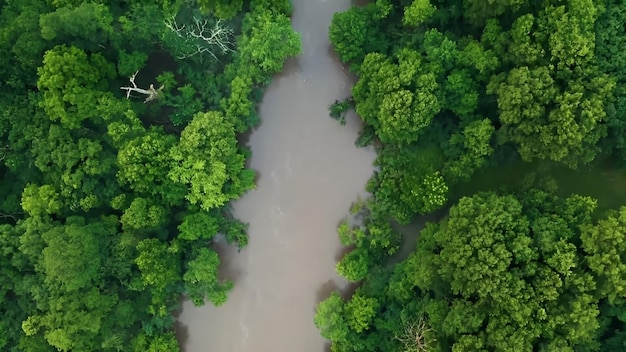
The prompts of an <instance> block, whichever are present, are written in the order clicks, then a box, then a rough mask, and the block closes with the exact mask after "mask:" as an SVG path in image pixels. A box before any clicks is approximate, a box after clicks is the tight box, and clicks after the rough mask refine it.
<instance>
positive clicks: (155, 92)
mask: <svg viewBox="0 0 626 352" xmlns="http://www.w3.org/2000/svg"><path fill="white" fill-rule="evenodd" d="M137 73H139V71H137V72H135V73H133V75H132V76H130V83H131V84H132V85H133V86H132V87H120V89H122V90H125V91H126V99H128V98H130V93H131V92H137V93H141V94H144V95H147V97H146V100H144V101H143V102H144V103H147V102H149V101H152V100H155V99H158V98H159V95H160V94H161V91H162V90H163V86H161V87H160V88H159V89H155V88H154V84H151V85H150V88H148V89H143V88H139V87H137V84H135V77H136V76H137Z"/></svg>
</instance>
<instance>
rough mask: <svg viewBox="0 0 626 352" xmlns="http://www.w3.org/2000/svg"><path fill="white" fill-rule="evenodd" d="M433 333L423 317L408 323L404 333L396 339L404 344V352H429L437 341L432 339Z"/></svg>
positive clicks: (397, 335)
mask: <svg viewBox="0 0 626 352" xmlns="http://www.w3.org/2000/svg"><path fill="white" fill-rule="evenodd" d="M432 331H433V330H432V328H430V327H429V326H428V324H427V322H426V319H424V317H423V316H422V317H420V318H419V319H418V320H417V321H411V322H408V323H407V324H406V325H405V328H404V331H403V332H402V333H401V334H396V335H395V336H394V337H395V338H396V340H398V341H400V342H401V343H402V345H403V346H404V352H428V351H430V350H431V348H432V344H433V343H434V342H435V341H436V339H435V338H433V337H432V334H431V333H432Z"/></svg>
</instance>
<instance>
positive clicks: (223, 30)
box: [164, 17, 235, 60]
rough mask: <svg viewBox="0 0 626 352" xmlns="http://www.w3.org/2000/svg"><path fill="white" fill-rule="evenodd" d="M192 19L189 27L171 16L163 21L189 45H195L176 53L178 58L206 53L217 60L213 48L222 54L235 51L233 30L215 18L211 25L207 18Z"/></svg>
mask: <svg viewBox="0 0 626 352" xmlns="http://www.w3.org/2000/svg"><path fill="white" fill-rule="evenodd" d="M193 21H194V24H193V25H191V26H189V27H187V26H186V25H184V24H183V25H179V24H178V23H176V20H175V19H174V18H173V17H172V18H168V19H167V20H165V21H164V23H165V26H166V27H167V28H169V29H170V30H171V31H172V32H174V34H176V36H178V37H179V38H181V39H182V40H184V41H190V43H189V46H190V47H195V50H194V49H191V48H190V49H191V50H189V52H187V53H183V54H180V55H178V58H179V59H186V58H188V57H191V56H194V55H197V54H204V53H207V54H209V55H211V56H212V57H213V58H214V59H215V60H217V59H218V58H217V55H216V54H215V52H214V50H215V49H217V50H219V51H221V52H222V54H226V53H228V52H231V51H235V49H234V48H235V43H234V41H233V38H234V32H233V30H232V29H231V28H229V27H226V26H225V25H224V24H223V23H222V21H221V20H217V21H216V22H215V24H214V25H213V26H212V27H211V26H210V25H209V21H208V20H204V21H202V20H200V19H198V18H196V17H194V18H193Z"/></svg>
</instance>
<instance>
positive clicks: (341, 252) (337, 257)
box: [335, 245, 356, 262]
mask: <svg viewBox="0 0 626 352" xmlns="http://www.w3.org/2000/svg"><path fill="white" fill-rule="evenodd" d="M354 248H356V247H355V246H354V245H350V246H343V247H341V248H339V250H338V251H337V255H335V261H337V262H338V261H340V260H341V258H343V257H344V256H345V255H346V254H348V253H350V252H352V250H353V249H354Z"/></svg>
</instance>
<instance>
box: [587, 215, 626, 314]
mask: <svg viewBox="0 0 626 352" xmlns="http://www.w3.org/2000/svg"><path fill="white" fill-rule="evenodd" d="M625 236H626V208H625V207H622V208H621V209H620V210H619V213H616V214H612V215H610V216H609V217H608V218H606V219H603V220H600V221H599V222H598V224H597V225H595V226H591V225H588V226H586V227H584V228H583V231H582V234H581V236H580V238H581V240H582V247H583V249H584V250H585V252H586V253H587V255H586V260H587V265H589V268H591V270H592V271H593V272H594V274H595V275H596V277H597V282H598V295H599V297H607V299H608V301H609V303H610V304H613V303H617V302H619V301H622V300H623V299H624V298H626V286H625V281H624V277H625V275H626V262H625V259H626V240H625Z"/></svg>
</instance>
